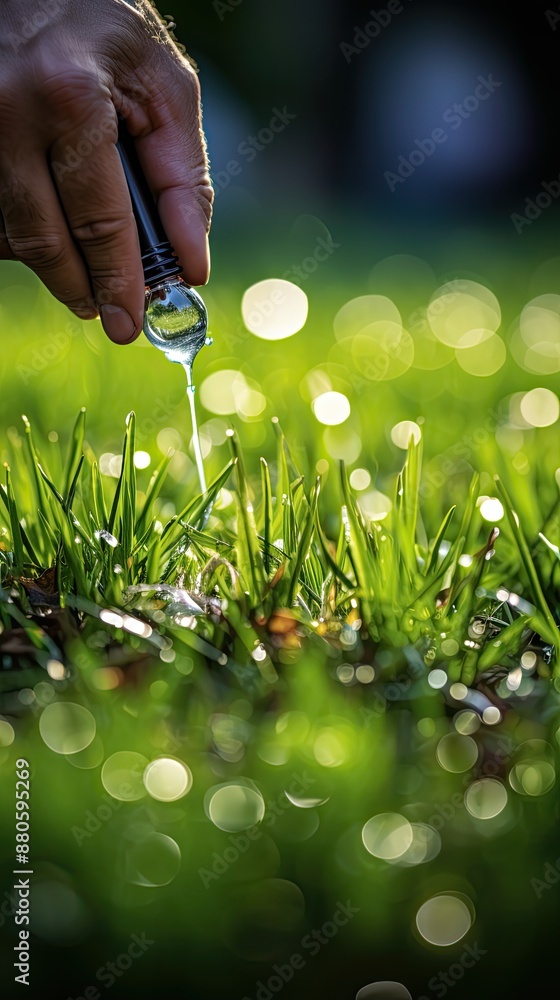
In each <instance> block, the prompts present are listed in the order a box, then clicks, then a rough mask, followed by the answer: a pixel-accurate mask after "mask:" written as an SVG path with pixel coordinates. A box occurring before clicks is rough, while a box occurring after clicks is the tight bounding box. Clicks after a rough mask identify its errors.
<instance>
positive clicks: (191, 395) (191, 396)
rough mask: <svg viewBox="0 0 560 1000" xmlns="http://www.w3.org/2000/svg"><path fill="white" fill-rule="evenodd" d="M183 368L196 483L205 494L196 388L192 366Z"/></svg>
mask: <svg viewBox="0 0 560 1000" xmlns="http://www.w3.org/2000/svg"><path fill="white" fill-rule="evenodd" d="M183 368H184V369H185V372H186V375H187V399H188V401H189V407H190V411H191V422H192V443H193V449H194V457H195V461H196V469H197V472H198V481H199V483H200V492H201V493H206V489H207V487H206V474H205V472H204V459H203V457H202V448H201V446H200V431H199V428H198V417H197V415H196V386H195V385H194V383H193V380H192V365H191V364H189V363H188V362H183Z"/></svg>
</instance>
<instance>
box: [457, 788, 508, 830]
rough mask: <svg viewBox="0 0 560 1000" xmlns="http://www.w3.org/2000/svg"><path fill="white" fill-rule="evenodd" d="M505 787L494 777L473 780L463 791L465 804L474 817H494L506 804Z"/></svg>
mask: <svg viewBox="0 0 560 1000" xmlns="http://www.w3.org/2000/svg"><path fill="white" fill-rule="evenodd" d="M507 801H508V794H507V789H506V788H505V787H504V785H502V783H501V781H497V780H496V779H495V778H481V779H480V781H474V782H473V784H472V785H471V786H470V787H469V788H468V789H467V791H466V792H465V806H466V807H467V809H468V811H469V812H470V814H471V816H474V818H475V819H485V820H486V819H494V817H495V816H499V814H500V813H501V812H502V811H503V810H504V809H505V807H506V806H507Z"/></svg>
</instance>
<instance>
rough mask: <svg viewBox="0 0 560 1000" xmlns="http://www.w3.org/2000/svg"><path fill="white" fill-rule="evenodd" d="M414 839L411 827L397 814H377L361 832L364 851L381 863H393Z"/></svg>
mask: <svg viewBox="0 0 560 1000" xmlns="http://www.w3.org/2000/svg"><path fill="white" fill-rule="evenodd" d="M413 839H414V832H413V829H412V825H411V824H410V823H409V821H408V820H407V819H405V817H404V816H401V815H400V814H399V813H379V814H378V815H377V816H373V817H372V818H371V819H368V821H367V823H366V824H365V825H364V827H363V830H362V841H363V844H364V847H365V849H366V851H368V852H369V853H370V854H372V855H373V856H374V857H375V858H380V859H381V860H383V861H394V860H395V859H396V858H400V857H402V855H403V854H405V853H406V851H408V850H409V848H410V846H411V844H412V842H413Z"/></svg>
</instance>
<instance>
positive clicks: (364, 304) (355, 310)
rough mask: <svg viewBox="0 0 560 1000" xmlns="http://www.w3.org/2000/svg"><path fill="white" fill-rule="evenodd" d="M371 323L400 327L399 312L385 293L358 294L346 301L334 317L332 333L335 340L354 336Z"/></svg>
mask: <svg viewBox="0 0 560 1000" xmlns="http://www.w3.org/2000/svg"><path fill="white" fill-rule="evenodd" d="M373 323H392V324H394V325H396V326H397V327H400V328H402V320H401V314H400V312H399V310H398V309H397V307H396V305H395V303H394V302H392V301H391V299H389V298H387V296H386V295H360V296H358V297H357V298H355V299H351V300H350V302H346V304H345V305H343V306H342V308H341V309H339V311H338V312H337V314H336V316H335V317H334V321H333V326H334V335H335V337H336V339H337V340H345V339H346V338H347V337H355V336H357V335H358V334H360V333H362V331H363V330H365V329H366V327H369V326H371V324H373Z"/></svg>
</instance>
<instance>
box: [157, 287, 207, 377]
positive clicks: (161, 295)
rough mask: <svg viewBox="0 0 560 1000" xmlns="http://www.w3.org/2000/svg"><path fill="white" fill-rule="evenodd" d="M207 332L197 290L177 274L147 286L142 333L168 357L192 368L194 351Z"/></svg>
mask: <svg viewBox="0 0 560 1000" xmlns="http://www.w3.org/2000/svg"><path fill="white" fill-rule="evenodd" d="M207 332H208V315H207V312H206V306H205V305H204V302H203V301H202V299H201V297H200V295H199V294H198V292H195V290H194V288H190V287H189V286H188V285H186V284H185V282H184V281H183V280H182V279H181V278H171V279H170V280H167V281H163V282H162V283H161V284H160V285H158V286H157V287H156V288H151V289H149V290H148V292H147V293H146V307H145V313H144V333H145V334H146V337H147V338H148V340H149V341H150V343H151V344H153V345H154V347H157V348H159V350H160V351H163V353H164V354H165V356H166V358H168V359H169V361H176V362H178V363H179V364H181V365H184V366H185V367H187V366H188V367H189V368H190V369H192V365H193V362H194V359H195V358H196V356H197V354H198V352H199V351H200V350H201V348H202V347H204V345H205V344H206V343H207V342H208V337H207ZM187 375H188V372H187Z"/></svg>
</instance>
